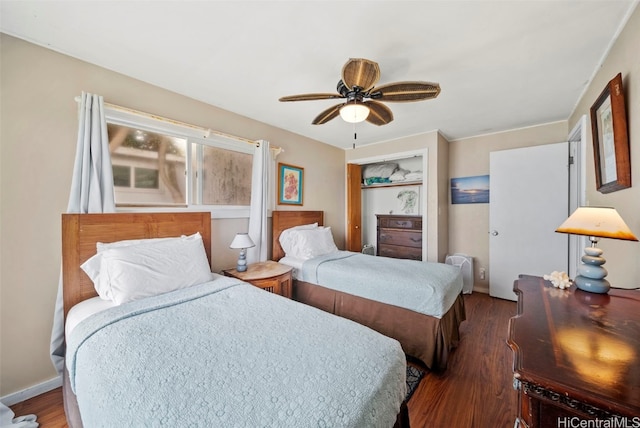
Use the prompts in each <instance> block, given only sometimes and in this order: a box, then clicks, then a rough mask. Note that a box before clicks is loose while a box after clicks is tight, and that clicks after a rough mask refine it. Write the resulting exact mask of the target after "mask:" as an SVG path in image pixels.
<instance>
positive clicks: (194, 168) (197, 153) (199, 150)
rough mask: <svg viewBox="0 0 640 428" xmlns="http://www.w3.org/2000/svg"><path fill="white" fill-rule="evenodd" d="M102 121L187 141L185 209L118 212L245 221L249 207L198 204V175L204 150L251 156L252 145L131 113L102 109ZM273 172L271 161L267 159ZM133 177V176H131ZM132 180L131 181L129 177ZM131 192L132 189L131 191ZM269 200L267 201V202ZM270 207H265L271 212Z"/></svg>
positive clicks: (142, 208) (127, 207) (125, 207)
mask: <svg viewBox="0 0 640 428" xmlns="http://www.w3.org/2000/svg"><path fill="white" fill-rule="evenodd" d="M105 120H106V122H107V123H110V124H114V125H120V126H127V127H130V128H136V129H140V130H144V131H148V132H154V133H161V134H164V135H167V136H171V137H176V138H183V139H186V140H187V150H186V154H185V159H186V160H185V189H186V198H185V199H186V205H177V206H163V205H155V206H144V205H140V206H134V205H116V211H118V212H166V211H209V212H211V216H212V218H244V217H246V218H248V217H249V211H250V208H251V207H250V205H204V204H198V203H197V202H198V201H202V191H203V185H202V181H201V177H200V176H199V175H200V174H198V172H199V171H201V170H202V166H203V152H204V148H203V147H204V146H209V147H214V148H220V149H225V150H231V151H235V152H240V153H246V154H250V155H253V154H254V152H255V145H254V144H253V143H250V142H244V141H239V140H237V139H234V138H232V137H225V136H223V135H219V134H212V133H211V132H210V131H208V130H205V129H203V128H199V127H196V126H189V125H186V124H181V123H178V122H173V121H170V120H167V119H163V118H160V117H156V116H151V115H149V116H146V115H143V114H139V113H135V112H133V111H125V110H121V109H116V108H111V107H108V106H105ZM271 163H272V164H273V166H272V168H275V160H274V159H271ZM132 173H133V172H132ZM270 175H271V174H270ZM131 179H132V180H133V179H134V178H133V177H131ZM269 180H270V183H269V188H272V187H273V185H272V178H271V177H270V176H269ZM132 189H133V188H132ZM269 200H271V198H269ZM271 209H272V207H271V206H270V207H269V211H271Z"/></svg>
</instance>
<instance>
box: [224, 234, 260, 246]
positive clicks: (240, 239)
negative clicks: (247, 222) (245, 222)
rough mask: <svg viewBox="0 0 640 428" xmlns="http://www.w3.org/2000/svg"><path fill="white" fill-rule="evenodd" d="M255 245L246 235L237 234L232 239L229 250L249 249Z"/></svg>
mask: <svg viewBox="0 0 640 428" xmlns="http://www.w3.org/2000/svg"><path fill="white" fill-rule="evenodd" d="M255 245H256V244H254V243H253V241H252V240H251V238H250V237H249V234H248V233H238V234H236V236H235V238H233V241H231V245H229V248H251V247H255Z"/></svg>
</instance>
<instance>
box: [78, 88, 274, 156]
mask: <svg viewBox="0 0 640 428" xmlns="http://www.w3.org/2000/svg"><path fill="white" fill-rule="evenodd" d="M75 101H76V102H77V103H79V102H80V101H81V98H80V97H75ZM104 106H105V107H108V108H110V109H113V110H119V111H123V112H127V113H132V114H135V115H138V116H143V117H148V118H150V119H154V120H160V121H163V122H168V123H172V124H174V125H178V126H183V127H186V128H191V129H196V130H198V131H202V132H204V133H206V134H207V135H217V136H219V137H223V138H228V139H231V140H236V141H240V142H243V143H248V144H253V145H254V146H258V147H260V142H259V141H254V140H250V139H248V138H243V137H238V136H235V135H231V134H226V133H224V132H220V131H215V130H213V129H211V128H204V127H202V126H197V125H192V124H190V123H185V122H180V121H179V120H174V119H169V118H166V117H162V116H158V115H155V114H151V113H146V112H143V111H140V110H134V109H132V108H128V107H122V106H119V105H116V104H111V103H108V102H104ZM271 149H272V150H275V151H277V152H280V151H281V150H282V148H281V147H278V146H273V145H272V146H271Z"/></svg>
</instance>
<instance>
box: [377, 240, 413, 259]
mask: <svg viewBox="0 0 640 428" xmlns="http://www.w3.org/2000/svg"><path fill="white" fill-rule="evenodd" d="M378 255H379V256H383V257H393V258H395V259H411V260H422V248H411V247H399V246H396V245H385V244H380V245H378Z"/></svg>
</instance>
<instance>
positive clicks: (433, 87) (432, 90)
mask: <svg viewBox="0 0 640 428" xmlns="http://www.w3.org/2000/svg"><path fill="white" fill-rule="evenodd" d="M438 94H440V85H439V84H437V83H431V82H396V83H389V84H387V85H382V86H378V87H377V88H374V89H373V90H372V91H371V93H370V94H369V96H370V97H371V98H373V99H376V100H381V101H391V102H409V101H422V100H428V99H431V98H435V97H437V96H438Z"/></svg>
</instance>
